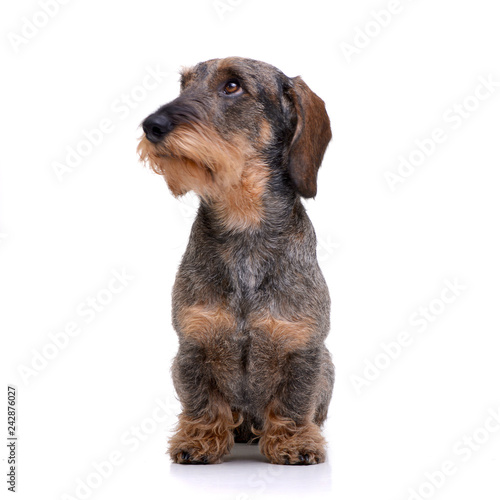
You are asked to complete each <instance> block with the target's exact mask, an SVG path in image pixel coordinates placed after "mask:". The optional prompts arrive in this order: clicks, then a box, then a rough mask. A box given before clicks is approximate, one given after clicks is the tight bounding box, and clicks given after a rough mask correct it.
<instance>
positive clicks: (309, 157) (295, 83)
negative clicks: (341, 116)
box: [288, 76, 332, 198]
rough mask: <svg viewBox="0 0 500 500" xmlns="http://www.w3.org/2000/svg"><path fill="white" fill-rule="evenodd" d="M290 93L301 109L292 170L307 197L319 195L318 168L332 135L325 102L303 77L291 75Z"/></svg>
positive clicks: (298, 187) (290, 162)
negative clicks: (292, 76) (317, 193)
mask: <svg viewBox="0 0 500 500" xmlns="http://www.w3.org/2000/svg"><path fill="white" fill-rule="evenodd" d="M291 81H292V87H290V89H289V95H290V97H291V99H292V103H293V105H294V107H295V111H296V113H297V126H296V129H295V134H294V136H293V139H292V142H291V145H290V151H289V157H288V172H289V174H290V178H291V180H292V183H293V185H294V187H295V189H296V190H297V191H298V193H299V194H300V195H301V196H303V197H304V198H312V197H313V196H316V191H317V177H318V169H319V167H320V165H321V162H322V161H323V156H324V154H325V151H326V147H327V146H328V143H329V142H330V139H331V138H332V131H331V128H330V119H329V118H328V114H327V113H326V109H325V103H324V102H323V100H322V99H320V98H319V97H318V96H317V95H316V94H315V93H314V92H313V91H312V90H311V89H310V88H309V87H308V86H307V85H306V83H305V82H304V80H302V78H300V76H297V77H295V78H292V79H291Z"/></svg>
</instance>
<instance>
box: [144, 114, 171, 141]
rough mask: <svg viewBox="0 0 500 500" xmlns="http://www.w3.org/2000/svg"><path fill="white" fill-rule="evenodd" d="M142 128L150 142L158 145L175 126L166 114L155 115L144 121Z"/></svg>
mask: <svg viewBox="0 0 500 500" xmlns="http://www.w3.org/2000/svg"><path fill="white" fill-rule="evenodd" d="M142 128H143V129H144V133H145V134H146V137H147V138H148V140H149V141H151V142H153V143H155V144H156V143H157V142H160V141H161V140H162V139H163V138H164V137H165V136H166V135H167V134H168V133H169V132H170V131H171V130H172V129H173V128H174V125H173V123H172V122H171V121H170V119H169V118H168V116H166V115H165V114H163V113H153V114H152V115H149V116H148V117H147V118H146V119H145V120H144V122H143V124H142Z"/></svg>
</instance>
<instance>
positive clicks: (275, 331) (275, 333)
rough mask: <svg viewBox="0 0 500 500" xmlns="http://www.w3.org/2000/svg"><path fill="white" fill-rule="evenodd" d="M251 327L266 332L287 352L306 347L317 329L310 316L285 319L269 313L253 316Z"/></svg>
mask: <svg viewBox="0 0 500 500" xmlns="http://www.w3.org/2000/svg"><path fill="white" fill-rule="evenodd" d="M251 327H252V329H256V330H260V331H262V332H264V334H266V335H268V336H269V338H270V340H271V341H272V342H273V343H274V344H275V345H276V346H278V347H279V348H280V349H281V350H284V351H286V352H289V351H294V350H297V349H302V348H304V347H306V346H307V345H308V343H309V341H310V339H311V337H312V336H313V334H314V331H315V323H314V321H313V320H312V319H310V318H300V319H293V320H285V319H277V318H273V317H272V316H270V315H269V314H262V315H258V316H255V317H253V318H252V320H251Z"/></svg>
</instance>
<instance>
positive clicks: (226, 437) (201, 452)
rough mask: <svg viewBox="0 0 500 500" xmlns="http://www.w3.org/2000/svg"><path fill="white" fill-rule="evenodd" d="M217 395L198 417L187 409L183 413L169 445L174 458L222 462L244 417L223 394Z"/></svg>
mask: <svg viewBox="0 0 500 500" xmlns="http://www.w3.org/2000/svg"><path fill="white" fill-rule="evenodd" d="M214 399H215V400H214V401H212V402H211V405H210V407H209V408H208V409H207V411H206V412H205V413H204V414H203V415H201V416H199V417H197V418H192V417H190V416H189V415H187V414H185V413H181V415H180V416H179V422H178V425H177V429H176V434H175V435H174V436H173V437H172V439H171V440H170V442H169V449H168V452H169V454H170V456H171V458H172V460H173V461H174V462H177V463H193V462H194V463H196V462H199V463H212V464H214V463H220V462H221V461H222V457H223V456H224V455H226V454H227V453H229V451H230V450H231V448H232V447H233V444H234V434H233V429H234V428H235V427H238V425H240V424H241V417H239V416H238V414H237V413H233V412H232V411H231V408H230V407H229V405H228V404H227V403H226V402H224V401H223V400H222V399H221V398H219V397H217V398H214Z"/></svg>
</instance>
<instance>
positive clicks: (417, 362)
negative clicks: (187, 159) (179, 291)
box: [0, 0, 500, 500]
mask: <svg viewBox="0 0 500 500" xmlns="http://www.w3.org/2000/svg"><path fill="white" fill-rule="evenodd" d="M231 1H232V3H233V4H235V5H234V6H233V7H231V6H230V3H231V2H230V1H229V0H227V1H225V0H223V1H222V2H220V4H221V5H222V4H226V5H227V6H229V7H228V8H227V10H225V11H222V10H219V11H218V10H217V9H216V8H215V6H214V2H213V1H212V0H197V1H193V0H192V1H189V2H181V1H180V0H177V1H173V2H167V1H159V0H141V1H140V2H139V1H128V2H123V1H118V0H109V1H104V2H103V1H98V0H86V1H85V2H83V1H77V0H73V1H69V2H68V3H67V4H66V5H61V6H59V10H58V12H57V13H55V14H54V15H53V17H52V18H51V19H50V20H49V21H48V22H47V23H46V25H45V26H42V27H40V28H36V27H35V31H34V34H33V28H31V31H30V29H29V28H26V27H25V25H26V23H27V22H29V21H31V20H34V18H36V20H37V22H38V23H39V24H40V23H43V15H42V16H41V17H40V14H39V12H40V11H41V7H40V5H39V3H37V2H36V1H34V0H29V1H27V0H23V1H18V2H8V3H7V4H5V5H4V6H3V13H2V16H1V19H2V20H1V30H2V43H1V47H0V51H1V55H2V75H3V77H2V80H1V87H2V89H1V97H0V99H1V109H2V119H1V127H2V130H1V139H2V146H3V147H2V162H1V163H2V166H1V171H0V235H1V237H0V304H1V312H0V329H1V335H2V337H1V338H2V349H1V351H2V370H3V373H2V381H3V382H2V394H3V396H2V397H4V398H5V400H4V403H3V405H2V406H3V407H4V411H3V412H2V413H3V415H2V419H1V420H2V426H4V429H5V430H2V432H1V435H2V436H5V433H6V422H5V407H6V386H7V384H9V383H10V384H15V385H17V387H18V435H19V441H18V459H19V475H18V494H17V498H20V499H30V500H31V499H33V498H37V499H42V500H45V499H64V498H66V499H67V498H84V497H85V496H87V497H88V498H92V499H93V498H95V499H107V498H148V499H164V498H167V497H168V498H175V497H177V495H179V497H180V498H198V499H202V498H217V499H234V500H236V499H239V500H243V499H253V498H260V497H263V496H266V495H274V496H275V495H277V494H278V493H281V494H283V495H286V496H288V498H303V497H304V495H307V496H308V497H313V496H314V497H316V498H330V497H332V498H339V499H361V498H370V499H372V500H390V499H394V500H397V499H400V500H405V499H409V498H413V499H418V498H436V499H438V498H439V499H442V500H445V499H450V500H465V499H467V500H468V499H471V498H480V499H481V500H490V499H498V498H499V496H500V423H497V424H494V423H493V419H492V417H489V415H492V414H494V413H495V412H496V414H497V415H498V412H499V411H500V391H499V381H500V363H499V348H500V342H499V340H498V339H499V336H500V324H499V323H500V321H499V307H498V305H499V301H500V286H499V282H500V266H499V256H500V239H499V223H498V217H499V214H500V210H499V209H500V198H499V195H498V191H499V187H500V184H499V181H500V174H499V169H500V150H499V147H498V139H499V132H500V120H499V116H500V98H499V94H500V87H498V86H497V87H493V88H492V90H491V92H490V95H489V96H487V97H486V91H484V89H482V90H481V89H479V93H480V95H481V96H482V97H483V98H484V100H481V101H478V100H477V99H475V98H474V97H473V96H474V93H475V92H476V89H477V88H478V85H480V78H483V79H486V80H487V79H490V80H492V81H493V82H500V58H499V47H500V30H499V29H498V19H499V15H500V11H499V9H498V6H497V5H496V3H495V2H493V1H491V0H474V1H472V0H469V1H466V0H464V1H460V2H457V1H454V0H441V1H439V2H436V1H431V0H414V1H413V2H411V1H409V0H401V2H400V4H399V8H396V10H397V12H396V13H394V14H391V17H390V19H388V18H387V16H385V17H384V15H382V17H380V16H378V18H379V19H380V21H373V20H374V14H373V12H375V14H376V13H378V12H380V11H382V10H386V9H388V7H391V8H392V7H394V6H395V5H396V4H397V2H396V4H394V2H389V1H379V0H371V1H368V0H362V1H360V0H358V1H356V2H353V1H352V0H336V1H332V2H327V1H322V2H321V1H315V0H309V1H307V2H298V1H291V0H287V1H272V2H271V1H264V0H243V1H240V2H238V1H236V0H231ZM236 4H237V5H236ZM221 8H222V7H221ZM36 16H38V17H36ZM24 18H26V19H27V20H28V21H26V20H24ZM384 19H385V20H384ZM367 23H368V24H367ZM374 23H375V24H374ZM377 23H378V24H377ZM381 23H383V24H385V26H382V27H381V25H380V24H381ZM23 27H24V28H23ZM23 29H24V32H25V33H26V30H28V34H29V35H30V36H31V38H30V39H27V38H26V39H25V41H24V42H25V43H20V42H19V38H16V37H20V36H22V30H23ZM366 29H368V31H369V32H370V35H369V37H368V38H366V36H363V35H362V32H363V31H365V30H366ZM363 38H364V39H363ZM19 43H20V45H19ZM355 43H357V48H356V49H355V50H356V53H352V54H351V57H348V56H346V53H345V50H346V47H347V45H345V44H352V45H354V44H355ZM343 44H344V45H343ZM362 45H366V46H364V47H361V46H362ZM343 48H344V50H343ZM231 55H239V56H244V57H251V58H254V59H260V60H265V61H267V62H269V63H272V64H274V65H275V66H277V67H279V68H280V69H281V70H283V71H284V72H285V73H286V74H287V75H289V76H296V75H298V74H301V75H302V76H303V78H304V80H305V81H306V82H307V83H308V84H309V86H310V87H311V88H312V89H313V90H314V91H315V92H316V93H317V94H318V95H320V96H321V97H322V98H323V99H324V100H325V101H326V103H327V108H328V112H329V114H330V117H331V120H332V124H333V136H334V140H333V142H332V143H331V145H330V147H329V150H328V152H327V155H326V157H325V161H324V164H323V167H322V168H321V170H320V176H319V192H318V196H317V198H316V199H315V200H314V201H310V202H308V203H307V208H308V211H309V214H310V217H311V218H312V220H313V223H314V225H315V227H316V232H317V235H318V238H319V240H320V245H319V249H318V251H319V257H320V263H321V266H322V269H323V272H324V274H325V276H326V279H327V281H328V284H329V287H330V292H331V297H332V303H333V311H332V330H331V334H330V337H329V338H328V346H329V348H330V349H331V351H332V353H333V358H334V362H335V365H336V368H337V381H336V387H335V390H334V397H333V401H332V405H331V410H330V418H329V419H328V421H327V423H326V427H325V434H326V436H327V439H328V442H329V447H328V462H327V463H326V464H322V465H318V466H313V467H286V466H273V465H270V464H268V463H266V462H265V460H264V459H263V458H262V457H260V455H259V453H258V451H257V449H256V448H255V447H246V446H244V445H241V446H238V447H237V449H236V450H235V453H234V455H232V456H231V457H229V458H228V459H227V460H226V462H225V463H224V464H222V465H213V466H181V465H172V464H171V463H170V461H169V459H168V457H167V456H166V455H165V450H166V439H167V436H168V433H169V432H170V431H171V429H172V428H173V426H174V424H175V415H176V413H177V412H178V411H179V407H178V403H177V401H176V400H175V397H174V394H173V388H172V382H171V378H170V374H169V369H170V364H171V360H172V358H173V356H174V355H175V352H176V349H177V339H176V335H175V333H174V331H173V330H172V328H171V326H170V291H171V288H172V285H173V280H174V274H175V272H176V268H177V265H178V263H179V261H180V258H181V256H182V253H183V251H184V248H185V245H186V242H187V236H188V234H189V230H190V226H191V223H192V220H193V216H194V211H195V201H194V200H193V198H192V197H189V196H188V197H187V198H186V199H184V200H181V201H179V200H175V199H174V198H173V197H172V196H171V195H170V194H169V192H168V190H167V188H166V186H165V183H164V182H163V180H162V179H161V178H160V177H158V176H156V175H155V174H153V173H151V172H150V171H148V170H147V169H145V168H144V167H143V166H142V165H141V164H139V162H138V160H137V157H136V152H135V148H136V144H137V138H138V137H139V135H140V128H139V127H138V126H139V124H140V122H141V120H142V119H143V118H145V117H146V116H147V115H148V114H149V113H150V112H152V111H154V110H155V109H156V108H157V107H158V106H159V105H161V104H164V103H166V102H168V101H169V100H171V99H173V98H174V97H175V96H176V95H177V92H178V74H177V72H178V70H179V68H180V67H181V66H188V65H191V64H195V63H197V62H199V61H203V60H206V59H210V58H214V57H225V56H231ZM148 68H149V70H148ZM155 68H159V72H160V74H162V76H159V77H158V79H159V80H160V81H159V82H156V85H153V83H152V82H153V80H151V79H149V80H146V83H147V86H148V87H149V89H146V90H145V89H144V87H142V84H143V83H142V82H143V81H144V79H145V77H146V75H147V74H148V71H151V70H154V69H155ZM497 85H498V84H497ZM152 87H155V88H152ZM127 96H129V97H127ZM130 96H132V97H130ZM127 99H128V101H127ZM464 101H466V105H467V106H468V107H469V108H470V111H469V112H468V116H467V118H463V119H457V118H456V116H457V115H456V113H458V111H454V109H458V108H454V106H462V104H463V103H464ZM127 102H128V104H127ZM450 110H451V111H450ZM453 117H455V118H453ZM103 119H104V120H107V123H108V132H107V133H105V134H102V138H101V142H100V144H97V145H95V146H93V145H91V147H90V149H87V150H86V153H88V154H87V156H86V157H85V158H83V159H82V161H81V162H80V163H79V164H78V165H76V166H74V167H73V168H72V169H71V171H69V172H66V173H64V175H62V177H61V176H59V177H60V178H58V176H57V175H56V173H55V171H54V164H56V163H57V162H59V163H64V162H65V161H66V155H67V154H68V147H70V148H76V147H78V146H80V147H81V148H83V149H85V145H83V146H82V141H84V140H85V132H86V131H87V132H89V131H92V130H93V129H95V128H96V127H98V126H99V125H100V123H101V121H102V120H103ZM105 123H106V121H105ZM110 124H111V125H110ZM109 128H112V130H109ZM436 128H440V129H442V131H443V133H444V134H445V136H446V140H445V141H443V142H442V143H441V144H438V145H434V147H432V145H431V146H429V151H431V153H430V154H429V155H428V156H427V157H426V158H425V161H423V162H421V163H422V164H421V165H419V166H417V167H415V169H414V172H413V173H411V172H410V173H409V171H408V170H407V171H406V173H405V175H406V177H404V178H402V179H403V181H404V182H402V183H399V184H397V186H396V188H395V190H394V191H392V190H391V189H390V186H389V184H388V182H387V179H386V173H387V172H388V171H390V172H395V173H397V172H398V170H397V169H398V165H399V163H400V159H398V158H399V157H400V156H403V157H406V158H408V157H409V156H410V155H411V154H413V157H414V158H417V160H418V158H419V154H418V153H414V150H416V148H417V146H416V143H415V141H416V140H420V141H424V142H425V141H426V140H427V141H428V140H429V138H431V136H432V134H433V131H434V129H436ZM95 137H97V138H98V134H97V135H94V138H95ZM412 152H413V153H412ZM113 272H119V273H123V272H125V274H126V275H128V276H130V277H131V278H130V281H127V282H126V286H125V287H123V289H122V291H121V292H119V293H118V292H117V293H114V294H113V295H110V293H109V292H106V291H105V289H106V287H107V286H108V283H109V281H110V280H111V279H112V277H113V274H112V273H113ZM127 279H128V278H127ZM446 280H449V281H450V282H452V283H453V282H456V283H457V284H458V285H459V286H460V287H461V288H465V289H462V290H461V291H460V292H459V295H458V296H456V295H455V296H453V295H452V292H450V291H448V292H445V295H444V297H446V298H447V300H448V302H450V303H449V304H445V303H444V302H442V301H441V299H440V297H441V293H442V291H443V289H444V288H446V286H447V285H446ZM91 297H100V298H101V299H105V300H108V301H110V302H109V303H108V304H106V305H104V306H102V310H101V311H99V312H98V313H96V314H95V316H92V317H91V316H90V313H85V311H88V305H86V304H87V302H86V301H87V300H88V299H89V298H91ZM452 301H453V302H452ZM451 302H452V303H451ZM429 306H431V308H432V310H434V311H435V314H434V315H433V316H432V322H431V321H430V320H422V317H420V316H419V315H420V314H421V313H420V312H419V311H422V310H420V309H419V308H420V307H423V308H428V307H429ZM71 322H74V323H76V324H77V326H78V327H79V328H80V330H79V331H80V333H79V335H77V336H73V337H71V338H69V339H68V340H67V341H66V344H67V345H66V346H65V347H64V348H62V349H60V350H59V351H56V352H55V354H54V347H53V341H52V340H51V337H50V336H49V334H51V335H52V338H55V336H56V334H58V333H60V332H62V331H63V330H64V329H65V328H66V326H67V324H68V323H71ZM401 332H406V334H407V335H406V338H407V339H410V340H409V341H408V342H410V343H409V344H408V345H405V346H404V347H400V348H397V347H396V346H395V345H394V344H393V342H394V341H395V339H397V338H398V336H400V335H401ZM403 336H404V334H403ZM59 337H60V338H63V335H62V334H61V335H59ZM61 342H62V341H61ZM382 344H385V345H386V346H387V345H389V346H392V350H393V358H394V359H390V358H388V355H386V354H384V350H383V347H382ZM48 346H49V347H48ZM50 346H52V347H50ZM44 352H45V354H47V355H48V356H51V357H52V359H47V356H45V355H44V354H43V353H44ZM34 359H35V360H36V361H34ZM33 362H34V363H35V367H36V370H35V371H33V372H32V373H31V374H30V375H29V376H27V375H25V376H24V377H23V376H22V375H21V372H20V370H23V369H24V368H26V367H29V368H31V369H33V368H32V363H33ZM370 363H376V364H375V368H373V366H372V365H370ZM377 365H378V366H379V368H377ZM367 366H371V370H370V369H368V368H367ZM23 367H24V368H23ZM380 367H383V368H382V369H381V368H380ZM356 377H359V378H356ZM366 377H369V378H370V380H367V379H366ZM361 378H364V380H365V383H364V385H363V387H362V388H361V389H360V390H356V384H355V383H354V382H355V381H356V380H357V381H358V383H359V380H361ZM158 402H160V406H158V404H159V403H158ZM485 425H486V428H485ZM138 429H139V431H138V432H139V433H140V434H136V436H139V435H140V438H139V437H133V435H134V433H136V432H137V430H138ZM467 436H472V437H471V439H472V441H471V442H467V441H465V440H467V439H468V438H467ZM478 443H479V444H478ZM2 449H3V451H2V460H3V465H5V456H6V450H7V448H6V447H5V445H2ZM110 456H111V458H113V459H117V460H115V465H114V466H113V470H111V469H110V466H109V465H108V466H106V465H101V474H100V475H98V474H97V472H96V470H95V465H93V464H99V463H100V464H102V463H103V462H106V461H107V462H109V460H110ZM444 462H447V466H448V467H449V468H451V470H453V472H452V473H449V474H448V475H447V476H443V474H442V473H436V471H438V470H440V469H441V468H442V466H443V463H444ZM445 467H446V466H445ZM98 468H99V466H98ZM103 476H107V477H103ZM429 476H432V477H433V478H434V479H433V480H432V481H433V482H434V483H435V485H434V486H433V485H432V482H431V480H430V479H429ZM2 478H4V479H2V484H1V489H2V494H3V492H4V491H6V488H7V484H6V482H5V475H4V472H2ZM82 482H90V483H91V489H90V490H88V491H87V492H86V491H85V488H84V487H82V486H81V485H82ZM437 484H439V487H438V486H436V485H437ZM78 485H80V487H79V489H78V488H77V486H78ZM412 490H414V491H415V492H416V493H415V495H414V494H413V493H411V491H412ZM68 495H69V496H68ZM416 495H418V496H416Z"/></svg>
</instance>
